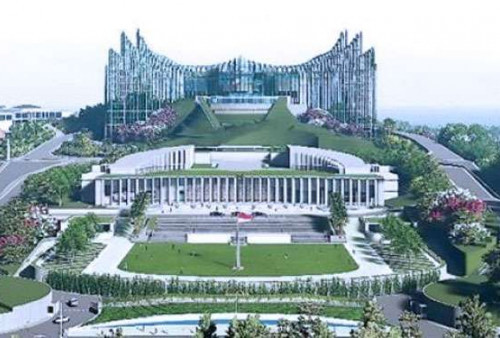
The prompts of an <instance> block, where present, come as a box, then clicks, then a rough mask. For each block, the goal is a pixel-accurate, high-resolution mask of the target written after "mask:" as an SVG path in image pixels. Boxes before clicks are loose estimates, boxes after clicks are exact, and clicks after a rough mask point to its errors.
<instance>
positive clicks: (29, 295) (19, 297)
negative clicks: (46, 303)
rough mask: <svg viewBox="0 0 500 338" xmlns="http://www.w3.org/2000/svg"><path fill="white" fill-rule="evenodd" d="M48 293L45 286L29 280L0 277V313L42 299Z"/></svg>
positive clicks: (48, 288)
mask: <svg viewBox="0 0 500 338" xmlns="http://www.w3.org/2000/svg"><path fill="white" fill-rule="evenodd" d="M49 292H50V287H49V286H48V285H46V284H43V283H39V282H36V281H34V280H30V279H24V278H14V277H0V313H1V312H5V311H9V310H10V309H9V307H10V308H12V307H14V306H17V305H21V304H25V303H28V302H31V301H34V300H37V299H40V298H42V297H43V296H45V295H47V294H48V293H49Z"/></svg>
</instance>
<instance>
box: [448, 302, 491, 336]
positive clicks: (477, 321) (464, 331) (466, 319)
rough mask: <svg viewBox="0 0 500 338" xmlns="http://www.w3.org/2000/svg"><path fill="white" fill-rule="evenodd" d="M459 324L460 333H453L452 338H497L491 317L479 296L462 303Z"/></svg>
mask: <svg viewBox="0 0 500 338" xmlns="http://www.w3.org/2000/svg"><path fill="white" fill-rule="evenodd" d="M457 322H458V333H451V335H452V337H462V336H463V337H467V338H495V337H496V336H497V334H496V329H495V325H494V324H493V321H492V319H491V315H490V313H488V312H486V305H485V304H484V303H482V302H481V301H480V300H479V296H478V295H475V296H474V297H471V298H468V299H467V300H465V301H462V302H460V315H459V317H458V320H457ZM453 334H455V335H454V336H453Z"/></svg>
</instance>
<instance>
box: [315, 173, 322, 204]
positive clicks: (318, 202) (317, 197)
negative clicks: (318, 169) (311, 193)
mask: <svg viewBox="0 0 500 338" xmlns="http://www.w3.org/2000/svg"><path fill="white" fill-rule="evenodd" d="M319 187H320V185H319V177H316V205H320V196H321V195H320V192H319Z"/></svg>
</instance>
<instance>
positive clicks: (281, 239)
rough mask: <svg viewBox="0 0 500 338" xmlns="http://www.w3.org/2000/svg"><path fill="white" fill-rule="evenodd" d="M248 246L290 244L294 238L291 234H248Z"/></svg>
mask: <svg viewBox="0 0 500 338" xmlns="http://www.w3.org/2000/svg"><path fill="white" fill-rule="evenodd" d="M247 243H248V244H290V243H292V236H291V235H290V234H282V233H277V234H271V233H269V234H248V235H247Z"/></svg>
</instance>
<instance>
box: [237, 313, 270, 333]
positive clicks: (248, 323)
mask: <svg viewBox="0 0 500 338" xmlns="http://www.w3.org/2000/svg"><path fill="white" fill-rule="evenodd" d="M269 335H270V332H269V329H268V328H267V327H266V326H265V325H264V324H262V323H261V322H260V320H259V316H257V315H256V316H251V315H249V316H248V317H247V318H246V319H244V320H238V319H237V318H234V319H233V320H231V322H230V323H229V328H228V329H227V337H228V338H267V337H269Z"/></svg>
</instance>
